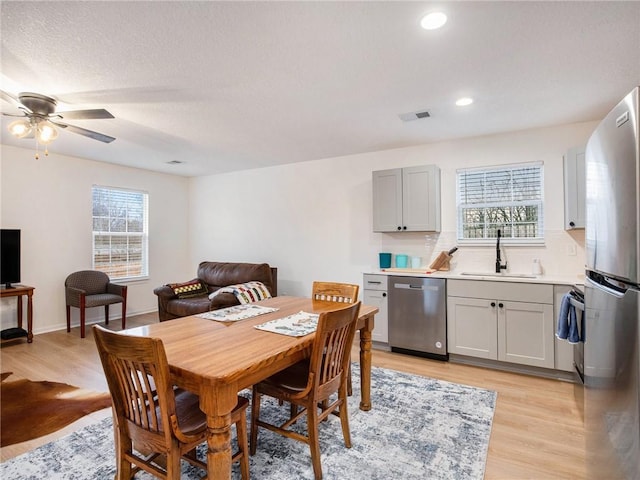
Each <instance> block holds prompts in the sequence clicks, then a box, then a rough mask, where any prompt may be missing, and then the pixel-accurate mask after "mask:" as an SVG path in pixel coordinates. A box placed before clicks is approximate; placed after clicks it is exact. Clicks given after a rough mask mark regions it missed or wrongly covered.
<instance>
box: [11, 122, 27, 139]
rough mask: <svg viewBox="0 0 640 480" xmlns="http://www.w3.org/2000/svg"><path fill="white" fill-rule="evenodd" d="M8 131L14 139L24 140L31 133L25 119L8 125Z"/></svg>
mask: <svg viewBox="0 0 640 480" xmlns="http://www.w3.org/2000/svg"><path fill="white" fill-rule="evenodd" d="M8 129H9V133H10V134H11V135H13V136H14V137H18V138H24V137H26V136H27V135H29V133H31V123H30V122H29V121H28V120H26V119H20V120H14V121H13V122H11V123H10V124H9V127H8Z"/></svg>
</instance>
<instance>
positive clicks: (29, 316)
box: [27, 292, 33, 343]
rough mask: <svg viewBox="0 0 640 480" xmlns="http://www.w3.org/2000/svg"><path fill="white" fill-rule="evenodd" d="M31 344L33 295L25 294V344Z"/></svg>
mask: <svg viewBox="0 0 640 480" xmlns="http://www.w3.org/2000/svg"><path fill="white" fill-rule="evenodd" d="M32 342H33V294H32V293H31V292H29V293H28V294H27V343H32Z"/></svg>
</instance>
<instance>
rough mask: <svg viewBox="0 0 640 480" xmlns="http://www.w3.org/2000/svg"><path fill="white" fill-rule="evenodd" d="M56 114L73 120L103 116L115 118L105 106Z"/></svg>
mask: <svg viewBox="0 0 640 480" xmlns="http://www.w3.org/2000/svg"><path fill="white" fill-rule="evenodd" d="M56 115H60V116H61V117H62V118H65V119H71V120H82V119H87V120H97V119H102V118H115V117H114V116H113V115H111V113H109V112H108V111H106V110H105V109H104V108H96V109H93V110H70V111H68V112H56Z"/></svg>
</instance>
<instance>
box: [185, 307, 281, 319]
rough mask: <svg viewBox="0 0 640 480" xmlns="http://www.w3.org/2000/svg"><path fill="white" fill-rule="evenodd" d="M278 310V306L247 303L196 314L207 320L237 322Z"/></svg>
mask: <svg viewBox="0 0 640 480" xmlns="http://www.w3.org/2000/svg"><path fill="white" fill-rule="evenodd" d="M277 310H278V309H277V308H273V307H263V306H262V305H253V304H251V303H247V304H244V305H234V306H233V307H227V308H221V309H219V310H212V311H210V312H205V313H199V314H197V315H196V316H197V317H200V318H206V319H207V320H216V321H218V322H237V321H238V320H244V319H247V318H251V317H257V316H258V315H264V314H265V313H271V312H275V311H277Z"/></svg>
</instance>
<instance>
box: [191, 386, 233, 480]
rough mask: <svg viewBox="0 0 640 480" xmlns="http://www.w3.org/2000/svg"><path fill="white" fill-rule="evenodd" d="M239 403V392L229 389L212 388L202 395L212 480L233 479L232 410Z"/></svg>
mask: <svg viewBox="0 0 640 480" xmlns="http://www.w3.org/2000/svg"><path fill="white" fill-rule="evenodd" d="M230 397H231V398H232V400H231V401H230V400H229V398H230ZM225 400H226V401H225ZM237 402H238V397H237V391H236V390H233V389H232V388H228V387H226V388H225V387H220V388H215V387H212V386H210V387H206V390H205V391H204V392H201V394H200V408H201V409H202V411H204V412H205V413H206V414H207V446H208V448H207V478H208V479H210V480H221V479H224V480H228V479H230V478H231V453H232V452H231V410H233V408H234V407H235V406H236V404H237Z"/></svg>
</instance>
